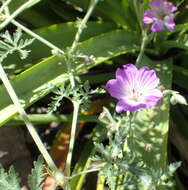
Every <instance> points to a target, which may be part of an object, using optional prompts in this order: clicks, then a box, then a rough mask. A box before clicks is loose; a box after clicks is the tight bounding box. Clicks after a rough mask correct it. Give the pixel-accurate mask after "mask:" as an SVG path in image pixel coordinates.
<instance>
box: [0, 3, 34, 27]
mask: <svg viewBox="0 0 188 190" xmlns="http://www.w3.org/2000/svg"><path fill="white" fill-rule="evenodd" d="M35 1H37V0H29V1H27V2H26V3H24V4H23V5H21V6H20V7H19V8H18V9H16V11H14V12H13V13H12V14H11V15H10V16H9V17H8V18H7V19H6V20H5V21H3V22H2V23H1V24H0V29H3V28H4V27H5V26H6V25H8V24H9V23H10V22H11V20H12V19H14V18H15V17H16V16H17V15H19V14H20V13H21V12H22V11H24V10H25V9H27V8H28V7H29V6H30V5H31V4H33V3H34V2H35Z"/></svg>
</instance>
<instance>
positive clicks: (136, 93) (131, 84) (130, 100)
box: [106, 64, 163, 113]
mask: <svg viewBox="0 0 188 190" xmlns="http://www.w3.org/2000/svg"><path fill="white" fill-rule="evenodd" d="M158 84H159V78H158V77H157V76H156V72H155V71H154V70H151V69H149V68H148V67H142V68H140V69H137V68H136V66H135V65H133V64H126V65H123V68H118V69H117V71H116V78H115V79H112V80H109V81H108V82H107V84H106V87H107V90H108V92H109V93H110V95H111V96H112V97H114V98H116V99H118V102H117V105H116V112H118V113H121V112H123V111H131V112H132V111H137V110H139V109H141V108H150V107H153V106H156V105H157V104H158V102H159V101H160V100H161V98H162V97H163V94H162V92H161V90H160V89H158V88H156V87H157V85H158Z"/></svg>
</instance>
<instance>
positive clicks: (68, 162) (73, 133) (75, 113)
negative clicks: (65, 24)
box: [65, 0, 98, 176]
mask: <svg viewBox="0 0 188 190" xmlns="http://www.w3.org/2000/svg"><path fill="white" fill-rule="evenodd" d="M97 2H98V0H91V1H90V5H89V8H88V10H87V13H86V15H85V17H84V18H83V20H82V21H81V23H80V25H79V27H78V31H77V33H76V36H75V39H74V41H73V43H72V46H71V48H70V51H69V56H70V58H68V60H67V67H68V71H69V78H70V83H71V87H72V88H74V87H75V79H74V74H73V70H72V61H71V54H72V53H73V52H74V50H75V49H76V47H77V44H78V41H79V39H80V36H81V34H82V31H83V29H84V28H85V25H86V23H87V21H88V19H89V17H90V15H91V13H92V11H93V9H94V8H95V6H96V4H97ZM73 107H74V111H73V120H72V127H71V136H70V144H69V151H68V155H67V160H66V166H65V172H66V175H67V176H70V173H71V171H70V170H71V169H70V168H71V160H72V154H73V148H74V141H75V136H76V125H77V120H78V112H79V107H80V102H76V101H73Z"/></svg>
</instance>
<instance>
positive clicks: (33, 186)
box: [28, 156, 46, 190]
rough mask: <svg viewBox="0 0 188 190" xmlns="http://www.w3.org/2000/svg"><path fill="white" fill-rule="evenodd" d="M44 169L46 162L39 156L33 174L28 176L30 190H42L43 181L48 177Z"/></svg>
mask: <svg viewBox="0 0 188 190" xmlns="http://www.w3.org/2000/svg"><path fill="white" fill-rule="evenodd" d="M44 169H45V166H44V160H43V159H42V156H39V157H38V159H37V161H36V162H34V168H33V169H32V171H31V174H30V175H29V176H28V185H29V188H30V190H42V186H43V184H42V181H43V180H44V178H45V176H46V174H45V173H44Z"/></svg>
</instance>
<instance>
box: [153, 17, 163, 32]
mask: <svg viewBox="0 0 188 190" xmlns="http://www.w3.org/2000/svg"><path fill="white" fill-rule="evenodd" d="M161 30H164V23H163V21H162V20H159V19H158V20H156V21H155V22H154V23H153V24H152V26H151V31H152V32H157V31H161Z"/></svg>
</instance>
